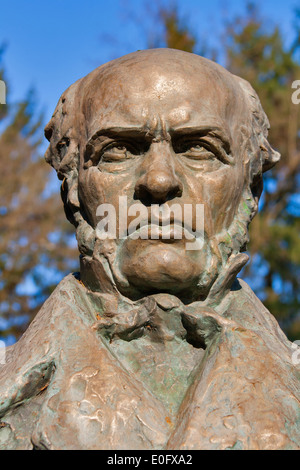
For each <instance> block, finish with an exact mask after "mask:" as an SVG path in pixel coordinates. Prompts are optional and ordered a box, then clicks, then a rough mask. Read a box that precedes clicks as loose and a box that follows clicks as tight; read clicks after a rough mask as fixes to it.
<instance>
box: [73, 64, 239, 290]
mask: <svg viewBox="0 0 300 470" xmlns="http://www.w3.org/2000/svg"><path fill="white" fill-rule="evenodd" d="M223 75H224V76H222V74H221V73H219V72H216V71H212V70H210V69H209V68H208V67H205V66H203V64H200V65H197V63H196V62H195V59H193V58H192V60H191V62H190V63H189V61H186V60H185V61H184V63H183V62H181V61H180V60H178V61H169V62H168V61H167V62H166V63H158V64H157V63H156V61H155V58H154V59H153V60H149V58H148V60H147V61H143V60H141V61H135V62H134V61H133V62H130V61H128V63H127V62H125V63H123V64H121V65H120V64H119V65H118V67H115V68H114V66H112V67H110V68H108V69H107V70H106V71H104V73H103V74H102V75H101V76H100V77H96V78H94V79H92V80H91V81H90V83H89V86H87V87H86V89H87V91H86V93H85V96H84V99H83V103H84V105H83V110H82V111H83V114H84V116H85V126H86V136H85V138H84V141H83V142H82V143H81V157H80V158H81V160H80V169H79V197H80V202H81V204H82V206H83V209H84V213H85V217H86V220H87V221H88V223H89V224H90V225H91V226H92V227H93V228H96V226H97V223H98V222H99V217H97V215H96V212H97V208H98V206H99V205H101V204H104V203H110V204H113V206H114V207H115V208H116V209H118V207H119V196H126V197H127V204H128V208H130V206H132V205H134V204H136V203H140V204H143V205H144V206H145V207H146V208H147V210H148V213H149V222H150V208H151V205H153V204H159V205H161V204H168V205H169V206H171V205H172V204H175V203H176V204H179V205H180V206H181V207H182V208H183V207H184V205H185V204H190V205H192V206H193V207H196V204H204V217H205V218H204V233H205V241H204V246H203V248H202V249H201V250H196V251H194V250H188V249H187V248H186V239H185V238H184V237H183V238H182V239H179V240H175V239H171V240H164V239H162V238H160V239H158V240H151V239H150V240H142V239H132V238H130V237H127V238H125V239H120V235H121V234H119V233H118V229H117V238H116V240H115V241H113V242H112V241H110V244H109V250H112V248H111V247H112V244H113V250H114V251H115V255H114V256H113V258H112V259H113V261H112V262H111V270H112V273H113V277H114V281H115V282H116V285H117V287H118V288H119V290H120V291H121V292H123V293H124V294H126V295H129V294H128V293H129V292H130V293H131V295H132V292H133V293H134V296H139V295H144V294H146V293H152V292H155V291H167V292H170V293H173V294H176V295H179V296H180V295H183V296H187V297H188V298H191V297H192V298H193V297H195V296H196V297H201V295H205V293H207V290H208V289H209V287H210V285H211V284H212V282H213V281H214V279H215V277H216V274H217V271H218V267H219V265H220V263H221V260H220V258H218V257H217V256H216V255H215V253H213V248H212V247H213V243H214V240H215V237H216V236H217V235H219V234H223V233H226V231H227V230H228V229H229V227H230V224H231V223H232V221H233V217H234V215H235V213H236V211H237V208H238V205H239V203H240V199H241V194H242V190H243V181H244V174H243V172H244V164H243V158H242V155H241V132H240V125H241V122H242V114H243V112H244V111H245V110H244V104H243V99H242V94H241V93H239V92H238V91H237V90H236V87H234V84H233V83H232V82H231V81H230V79H229V77H227V76H226V75H225V74H223ZM195 214H196V211H193V224H192V225H193V227H192V228H193V230H195V229H196V218H195ZM117 215H118V210H117ZM131 220H132V217H130V216H129V217H128V219H127V225H129V224H130V221H131ZM118 222H119V221H118V220H117V227H118ZM170 230H172V225H171V227H170ZM171 237H172V235H171ZM183 293H184V294H183Z"/></svg>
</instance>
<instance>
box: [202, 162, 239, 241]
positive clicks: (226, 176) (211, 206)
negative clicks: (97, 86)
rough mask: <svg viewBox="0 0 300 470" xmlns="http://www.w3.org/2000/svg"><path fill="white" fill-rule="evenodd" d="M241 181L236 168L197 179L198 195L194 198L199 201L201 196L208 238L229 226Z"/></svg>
mask: <svg viewBox="0 0 300 470" xmlns="http://www.w3.org/2000/svg"><path fill="white" fill-rule="evenodd" d="M242 181H243V176H242V171H241V168H238V167H237V166H235V167H226V168H224V169H222V170H219V171H216V172H211V173H209V174H208V173H206V174H205V175H200V176H199V177H198V178H197V185H196V186H197V188H198V195H196V194H195V197H197V198H198V200H199V199H200V198H199V196H200V195H201V200H202V202H203V203H204V217H205V219H204V224H205V225H204V226H205V231H206V233H207V235H208V236H213V235H215V234H216V233H219V232H220V231H221V230H222V229H223V228H228V227H229V225H230V224H231V222H232V220H233V218H234V215H235V213H236V210H237V207H238V204H239V201H240V196H241V192H242V189H243V184H242ZM196 186H195V187H196ZM195 187H194V189H195Z"/></svg>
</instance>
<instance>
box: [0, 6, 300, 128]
mask: <svg viewBox="0 0 300 470" xmlns="http://www.w3.org/2000/svg"><path fill="white" fill-rule="evenodd" d="M159 1H160V2H161V3H169V2H168V0H159ZM177 3H178V5H179V10H180V13H181V14H182V15H183V16H184V17H185V18H186V20H187V21H188V23H189V24H190V25H191V27H192V28H193V31H195V33H196V34H197V35H198V37H199V38H201V37H202V38H206V39H207V40H208V41H210V43H212V44H215V45H217V44H218V41H220V40H221V39H220V34H221V28H220V25H221V24H222V21H223V19H224V18H227V19H230V18H232V17H233V16H235V15H236V14H237V13H240V12H242V11H244V5H245V2H244V1H243V0H239V1H234V0H209V1H207V0H206V1H202V0H184V1H183V0H179V1H178V2H177ZM297 3H298V5H299V6H300V2H297V1H296V0H285V1H276V0H264V2H261V6H260V8H261V11H262V15H263V16H264V17H265V19H266V21H267V22H269V23H273V24H280V27H281V28H282V30H283V33H284V36H285V38H286V40H287V41H289V40H290V38H291V37H292V34H291V29H292V21H293V20H292V18H293V9H294V8H295V6H297ZM154 4H155V0H152V2H149V1H144V0H127V1H126V0H110V1H109V0H105V1H104V0H84V1H83V0H51V1H45V0H26V1H25V0H10V1H5V0H0V43H1V42H3V41H5V42H6V43H7V50H6V53H5V56H4V62H5V66H6V70H7V77H8V81H9V83H10V89H11V98H12V99H13V100H15V99H21V98H23V97H24V95H25V93H26V91H27V90H28V89H29V88H30V87H32V86H33V87H34V88H35V90H36V92H37V98H38V102H39V105H40V106H41V107H42V108H43V109H44V111H45V120H48V119H49V118H50V117H51V114H52V112H53V110H54V108H55V105H56V103H57V101H58V98H59V96H60V95H61V93H62V92H63V91H64V90H65V89H66V88H67V87H68V86H69V85H70V84H72V83H73V82H74V81H75V80H77V79H78V78H80V77H82V76H84V75H86V74H87V73H88V72H90V71H91V70H93V69H94V68H95V67H97V66H99V65H101V64H102V63H104V62H107V61H108V60H111V59H113V58H116V57H119V56H121V55H124V54H126V53H129V52H132V51H135V50H137V49H145V48H146V47H147V36H149V35H150V34H151V30H152V29H153V27H154V23H155V20H153V19H151V14H150V12H151V10H153V5H154Z"/></svg>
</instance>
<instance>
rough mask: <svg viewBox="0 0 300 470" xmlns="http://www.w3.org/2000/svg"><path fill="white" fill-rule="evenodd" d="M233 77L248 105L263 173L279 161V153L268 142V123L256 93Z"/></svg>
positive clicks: (246, 84) (244, 82)
mask: <svg viewBox="0 0 300 470" xmlns="http://www.w3.org/2000/svg"><path fill="white" fill-rule="evenodd" d="M235 77H236V79H237V81H238V82H239V85H240V87H241V88H242V90H243V91H244V95H245V99H246V101H247V103H248V107H249V111H250V113H251V121H252V133H253V134H255V136H256V140H257V143H258V152H255V153H256V155H257V156H258V158H259V160H260V162H259V163H260V165H261V171H262V172H265V171H267V170H269V169H270V168H272V167H273V166H274V165H275V164H276V163H277V162H278V161H279V160H280V153H279V152H277V151H276V150H274V149H273V148H272V147H271V145H270V143H269V141H268V133H269V130H270V123H269V120H268V118H267V116H266V113H265V112H264V110H263V108H262V106H261V103H260V100H259V98H258V95H257V93H256V92H255V90H254V89H253V88H252V86H251V85H250V83H249V82H247V80H244V79H243V78H240V77H237V76H235ZM256 158H257V157H256ZM254 166H256V165H254Z"/></svg>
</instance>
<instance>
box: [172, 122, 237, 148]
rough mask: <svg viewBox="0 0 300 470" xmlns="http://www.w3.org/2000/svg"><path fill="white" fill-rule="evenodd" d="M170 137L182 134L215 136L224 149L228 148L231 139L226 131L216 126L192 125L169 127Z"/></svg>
mask: <svg viewBox="0 0 300 470" xmlns="http://www.w3.org/2000/svg"><path fill="white" fill-rule="evenodd" d="M169 133H170V135H171V137H174V136H175V137H176V136H183V135H191V136H194V135H200V136H208V137H217V138H218V139H219V140H221V141H222V142H223V143H224V145H225V147H226V150H228V151H229V150H230V147H231V141H230V138H229V137H228V135H227V133H226V132H225V131H224V130H223V129H221V128H220V127H218V126H209V125H208V126H194V127H182V128H175V129H170V131H169Z"/></svg>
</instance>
